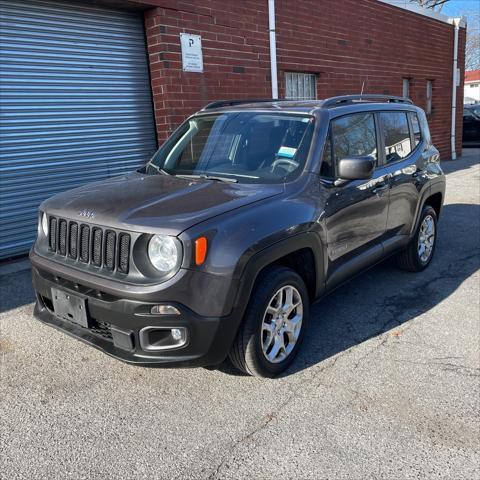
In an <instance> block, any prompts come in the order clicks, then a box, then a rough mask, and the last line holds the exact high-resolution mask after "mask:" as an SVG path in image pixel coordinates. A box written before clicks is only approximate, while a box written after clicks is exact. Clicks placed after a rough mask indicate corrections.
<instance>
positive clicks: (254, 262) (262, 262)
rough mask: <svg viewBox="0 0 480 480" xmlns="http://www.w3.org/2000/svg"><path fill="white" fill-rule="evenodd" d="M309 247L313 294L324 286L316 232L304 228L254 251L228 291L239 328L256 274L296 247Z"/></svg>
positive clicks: (322, 257)
mask: <svg viewBox="0 0 480 480" xmlns="http://www.w3.org/2000/svg"><path fill="white" fill-rule="evenodd" d="M304 248H309V249H310V250H311V251H312V253H313V258H314V262H315V276H316V289H315V298H317V297H319V296H320V295H321V294H322V293H323V292H324V290H325V269H324V264H325V259H324V254H325V249H324V248H323V244H322V241H321V239H320V238H319V236H318V235H317V234H316V233H314V232H304V233H299V234H297V235H293V236H291V237H288V238H285V239H283V240H280V241H278V242H276V243H274V244H272V245H270V246H268V247H266V248H264V249H262V250H260V251H258V252H256V253H254V254H253V255H252V256H251V257H250V258H249V259H248V260H247V262H246V264H245V266H244V267H243V270H242V272H241V274H240V280H239V282H238V283H237V282H235V290H232V291H231V292H230V295H232V297H231V298H234V302H233V312H234V315H233V317H234V318H235V319H236V320H237V321H238V324H237V325H236V326H235V330H237V329H238V326H239V325H240V321H241V320H242V318H243V314H244V313H245V309H246V307H247V305H248V302H249V299H250V295H251V293H252V290H253V287H254V285H255V282H256V280H257V277H258V274H259V273H260V272H261V271H262V270H263V269H264V268H265V267H267V266H268V265H271V264H272V263H274V262H275V261H277V260H278V259H280V258H282V257H284V256H286V255H288V254H289V253H293V252H295V251H297V250H301V249H304Z"/></svg>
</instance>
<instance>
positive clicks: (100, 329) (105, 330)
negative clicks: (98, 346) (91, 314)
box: [88, 318, 112, 340]
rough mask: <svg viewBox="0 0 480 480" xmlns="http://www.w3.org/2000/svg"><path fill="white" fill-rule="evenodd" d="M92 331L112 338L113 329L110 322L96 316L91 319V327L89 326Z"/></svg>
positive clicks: (109, 338) (108, 338)
mask: <svg viewBox="0 0 480 480" xmlns="http://www.w3.org/2000/svg"><path fill="white" fill-rule="evenodd" d="M88 329H89V330H90V331H91V332H92V333H94V334H96V335H100V336H101V337H103V338H105V339H106V340H112V331H111V330H110V324H109V323H106V322H99V321H98V320H95V319H94V318H92V319H90V327H89V328H88Z"/></svg>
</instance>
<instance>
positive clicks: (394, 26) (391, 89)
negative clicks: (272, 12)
mask: <svg viewBox="0 0 480 480" xmlns="http://www.w3.org/2000/svg"><path fill="white" fill-rule="evenodd" d="M138 1H140V2H142V1H143V0H138ZM145 3H150V4H152V3H154V4H155V5H159V7H157V8H154V9H151V10H148V11H147V12H146V13H145V25H146V34H147V43H148V53H149V58H150V68H151V78H152V89H153V97H154V103H155V116H156V122H157V130H158V137H159V140H160V141H161V140H163V139H165V137H166V136H167V135H168V134H169V132H170V131H171V130H172V129H173V128H175V127H176V126H177V125H178V124H179V123H180V122H181V121H182V120H183V119H184V118H185V117H186V116H187V115H189V114H191V113H193V112H195V111H196V110H198V109H199V108H200V107H201V106H203V105H204V104H206V103H208V102H209V101H212V100H218V99H225V98H264V97H267V98H268V97H270V96H271V84H270V57H269V39H268V2H267V0H263V1H258V0H244V1H241V2H240V1H238V0H222V1H218V0H196V1H193V0H185V1H174V0H151V1H150V2H147V1H145ZM276 23H277V24H276V30H277V57H278V78H279V93H280V97H283V96H284V75H285V72H286V71H298V72H313V73H316V74H317V93H318V98H324V97H329V96H333V95H341V94H349V93H360V91H361V88H362V84H363V83H364V92H365V93H384V94H392V95H401V94H402V79H403V78H410V79H411V84H410V95H411V97H412V99H413V101H414V102H415V103H416V104H418V105H419V106H421V107H423V108H425V106H426V91H427V86H426V85H427V80H433V87H434V88H433V111H432V114H431V115H430V118H429V123H430V128H431V131H432V136H433V140H434V143H435V145H436V146H437V147H438V148H439V150H440V152H441V155H442V158H443V159H447V158H449V157H450V153H451V152H450V124H451V121H450V118H451V85H452V61H453V27H452V26H451V25H448V24H446V23H443V22H440V21H437V20H433V19H430V18H426V17H424V16H421V15H418V14H415V13H412V12H408V11H405V10H403V9H400V8H396V7H393V6H390V5H387V4H384V3H381V2H379V1H377V0H336V1H335V2H332V1H330V0H298V1H293V0H277V1H276ZM180 32H188V33H193V34H200V35H201V36H202V47H203V61H204V73H193V72H183V71H182V63H181V51H180V38H179V34H180ZM464 44H465V29H464V28H462V29H461V30H460V51H461V52H463V51H464ZM459 67H460V68H461V71H462V82H463V70H464V56H463V54H462V55H460V59H459ZM457 103H458V105H460V106H461V105H462V104H463V88H462V87H459V88H458V97H457ZM461 121H462V109H461V108H459V109H458V119H457V122H458V123H457V124H458V126H459V128H458V135H457V152H458V153H460V151H461Z"/></svg>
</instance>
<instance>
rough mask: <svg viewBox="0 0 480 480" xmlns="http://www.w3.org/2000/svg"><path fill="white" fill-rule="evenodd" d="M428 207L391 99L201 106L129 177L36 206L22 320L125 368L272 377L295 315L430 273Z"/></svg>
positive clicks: (411, 113) (410, 132)
mask: <svg viewBox="0 0 480 480" xmlns="http://www.w3.org/2000/svg"><path fill="white" fill-rule="evenodd" d="M444 192H445V177H444V175H443V173H442V170H441V168H440V164H439V154H438V151H437V149H436V148H435V147H434V146H433V145H432V142H431V138H430V133H429V129H428V124H427V119H426V116H425V113H424V112H423V110H421V109H420V108H418V107H416V106H414V105H413V104H412V102H411V101H410V100H408V99H404V98H399V97H385V96H378V95H349V96H342V97H334V98H329V99H326V100H318V101H284V100H268V101H267V100H260V101H225V102H214V103H213V104H209V105H207V106H206V107H205V108H204V109H203V110H201V111H200V112H198V113H197V114H195V115H193V116H192V117H190V118H188V119H187V120H186V121H185V123H183V124H182V125H181V126H180V127H179V128H178V129H177V130H176V131H175V132H174V133H173V134H172V135H171V137H170V138H169V139H168V140H167V141H166V142H165V143H164V144H163V145H162V146H161V147H160V149H159V150H158V151H157V153H156V154H155V155H154V156H153V158H152V159H151V160H150V161H149V162H148V163H147V164H146V165H145V166H144V167H143V168H141V169H140V170H138V171H136V172H132V173H130V174H127V175H122V176H119V177H116V178H112V179H109V180H103V181H99V182H96V183H92V184H89V185H86V186H82V187H80V188H76V189H74V190H71V191H68V192H64V193H61V194H58V195H56V196H54V197H52V198H50V199H48V200H46V201H45V202H43V203H42V205H41V206H40V210H39V217H38V218H39V225H38V238H37V240H36V242H35V245H34V246H33V248H32V250H31V252H30V259H31V262H32V265H33V284H34V287H35V290H36V294H37V302H36V306H35V315H36V317H37V318H38V319H40V320H41V321H42V322H44V323H47V324H49V325H51V326H53V327H56V328H58V329H60V330H62V331H64V332H66V333H68V334H70V335H72V336H74V337H76V338H79V339H81V340H83V341H84V342H86V343H88V344H90V345H93V346H94V347H96V348H99V349H100V350H102V351H104V352H106V353H108V354H110V355H112V356H114V357H116V358H119V359H121V360H124V361H127V362H132V363H136V364H141V365H169V366H214V365H218V364H220V363H221V362H222V361H223V360H224V359H225V358H226V357H227V356H228V357H229V358H230V360H231V361H232V363H233V364H234V365H235V366H236V367H237V368H238V369H240V370H241V371H243V372H246V373H248V374H251V375H258V376H266V377H272V376H275V375H278V374H279V373H280V372H282V371H283V370H285V369H286V368H287V367H288V366H289V365H290V363H291V362H292V360H293V359H294V357H295V355H296V354H297V352H298V350H299V348H300V345H301V343H302V339H303V337H304V336H305V334H306V331H307V327H308V320H309V305H310V304H311V302H313V301H314V300H317V299H319V298H321V297H322V296H324V295H326V294H327V293H328V292H330V291H332V289H334V288H335V287H337V286H338V285H340V284H342V283H343V282H345V281H346V280H347V279H348V278H350V277H352V275H355V274H357V273H359V272H361V271H363V270H365V269H366V268H368V267H371V266H372V265H374V264H376V263H378V262H379V261H381V260H383V259H385V258H386V257H389V256H392V255H395V256H396V259H397V263H398V265H399V266H400V267H401V268H403V269H406V270H409V271H414V272H418V271H421V270H423V269H425V268H426V267H427V266H428V265H429V263H430V262H431V260H432V256H433V253H434V249H435V240H436V233H437V219H438V218H439V216H440V212H441V208H442V204H443V199H444Z"/></svg>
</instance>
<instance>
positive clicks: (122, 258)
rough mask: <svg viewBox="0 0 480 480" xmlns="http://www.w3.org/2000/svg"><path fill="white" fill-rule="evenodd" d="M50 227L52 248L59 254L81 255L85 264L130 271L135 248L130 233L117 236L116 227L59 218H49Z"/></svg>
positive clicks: (121, 233) (50, 245)
mask: <svg viewBox="0 0 480 480" xmlns="http://www.w3.org/2000/svg"><path fill="white" fill-rule="evenodd" d="M49 229H50V230H49V234H48V238H49V240H48V243H49V249H50V251H52V252H55V253H56V254H57V255H59V256H63V257H66V256H67V254H68V257H69V258H72V259H75V260H77V258H78V259H79V260H80V261H81V262H83V263H90V264H91V265H94V266H96V267H99V268H101V267H102V266H103V267H104V268H106V269H108V270H110V271H114V270H118V271H119V272H121V273H125V274H127V273H128V271H129V265H130V247H131V237H130V235H129V234H128V233H125V232H120V233H119V234H118V235H117V233H116V232H114V231H113V230H103V229H102V228H101V227H90V226H89V225H86V224H81V225H79V224H78V223H76V222H69V221H68V220H66V219H63V218H55V217H50V218H49ZM117 240H118V246H117ZM117 252H118V254H117Z"/></svg>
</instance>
